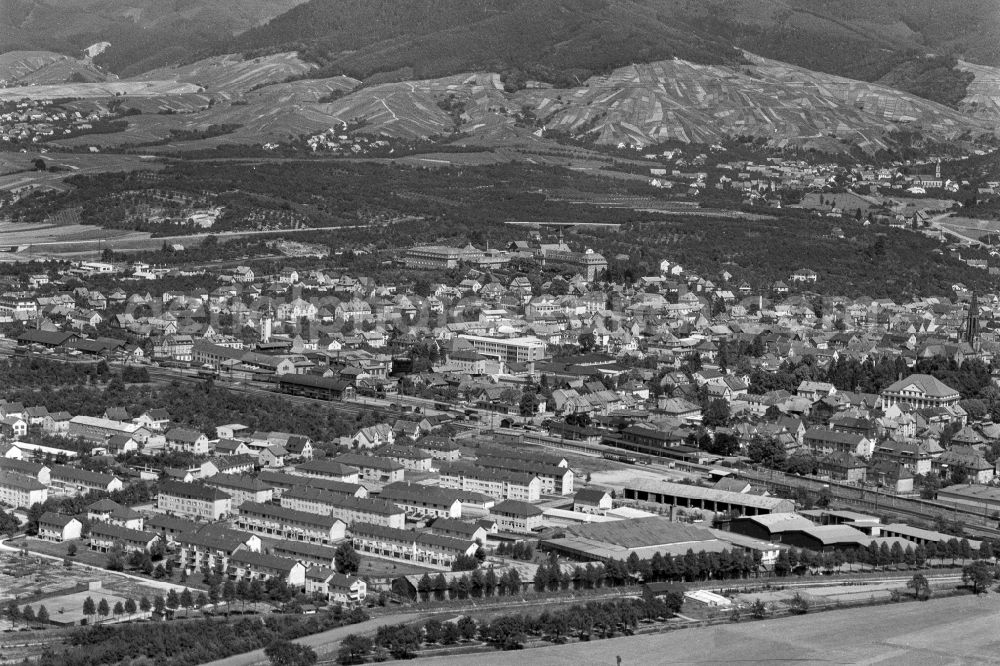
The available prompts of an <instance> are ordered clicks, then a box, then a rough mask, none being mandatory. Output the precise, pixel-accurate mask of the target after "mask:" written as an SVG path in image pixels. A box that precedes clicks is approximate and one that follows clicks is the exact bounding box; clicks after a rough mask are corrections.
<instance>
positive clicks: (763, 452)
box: [747, 435, 786, 468]
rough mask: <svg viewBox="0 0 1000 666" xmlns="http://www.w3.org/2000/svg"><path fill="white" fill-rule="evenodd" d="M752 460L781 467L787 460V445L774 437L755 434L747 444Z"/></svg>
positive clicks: (748, 453) (769, 465)
mask: <svg viewBox="0 0 1000 666" xmlns="http://www.w3.org/2000/svg"><path fill="white" fill-rule="evenodd" d="M747 455H748V456H749V457H750V460H751V461H753V462H755V463H758V464H762V465H765V466H767V467H774V468H777V467H780V466H781V465H782V463H784V462H785V457H786V453H785V447H783V446H782V445H781V444H780V443H779V442H778V441H776V440H775V439H774V438H773V437H764V436H761V435H754V436H753V439H751V440H750V444H749V445H748V446H747Z"/></svg>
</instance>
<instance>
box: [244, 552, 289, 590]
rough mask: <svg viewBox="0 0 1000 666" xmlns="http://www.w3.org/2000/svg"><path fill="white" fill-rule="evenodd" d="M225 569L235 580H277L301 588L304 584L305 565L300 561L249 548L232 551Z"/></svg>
mask: <svg viewBox="0 0 1000 666" xmlns="http://www.w3.org/2000/svg"><path fill="white" fill-rule="evenodd" d="M227 571H228V573H229V578H230V579H231V580H237V581H239V580H245V581H255V580H259V581H261V582H267V581H269V580H279V581H281V582H283V583H285V584H286V585H288V586H289V587H292V588H296V589H303V588H305V584H306V566H305V565H304V564H302V563H301V562H299V561H297V560H292V559H288V558H287V557H277V556H275V555H267V554H265V553H254V552H251V551H249V550H240V551H237V552H235V553H233V556H232V557H231V558H229V568H228V569H227Z"/></svg>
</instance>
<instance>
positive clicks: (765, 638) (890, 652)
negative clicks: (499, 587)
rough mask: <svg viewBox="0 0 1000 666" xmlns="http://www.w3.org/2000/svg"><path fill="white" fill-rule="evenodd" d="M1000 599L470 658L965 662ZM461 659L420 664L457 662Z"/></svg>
mask: <svg viewBox="0 0 1000 666" xmlns="http://www.w3.org/2000/svg"><path fill="white" fill-rule="evenodd" d="M998 620H1000V595H996V594H989V595H985V596H982V597H972V596H961V597H951V598H948V599H941V600H937V601H934V600H932V601H929V602H927V603H917V602H911V603H902V604H894V605H886V606H877V607H874V608H871V607H869V608H856V609H849V610H838V611H829V612H826V613H814V614H808V615H800V616H797V617H788V618H781V619H774V620H764V621H760V622H744V623H741V624H723V625H718V626H714V627H703V628H697V629H683V630H679V631H674V632H669V633H664V634H655V635H651V636H633V637H627V638H613V639H610V640H603V641H594V642H589V643H576V644H572V645H564V646H553V647H544V648H538V649H535V650H530V651H520V652H492V653H487V654H477V655H475V658H474V661H475V663H476V664H477V666H501V665H507V664H518V665H520V664H546V665H549V664H551V665H552V666H561V665H568V666H569V665H571V666H581V665H583V664H587V665H589V664H611V665H613V664H615V663H616V658H617V657H621V662H620V663H621V664H623V665H626V666H633V665H635V664H642V665H651V664H695V663H697V664H735V663H740V664H773V663H777V662H792V663H802V664H831V663H833V664H874V663H880V664H901V665H902V664H906V665H910V664H921V665H928V664H969V663H996V661H997V659H998V656H997V655H1000V650H998V648H1000V637H998V635H997V632H996V626H997V621H998ZM469 662H470V659H469V656H468V655H460V656H454V657H441V658H430V659H424V660H421V661H420V663H421V664H423V665H427V666H432V665H438V664H440V665H442V666H444V665H448V666H451V665H458V664H466V663H469Z"/></svg>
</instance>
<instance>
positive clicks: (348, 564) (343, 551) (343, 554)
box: [333, 541, 361, 576]
mask: <svg viewBox="0 0 1000 666" xmlns="http://www.w3.org/2000/svg"><path fill="white" fill-rule="evenodd" d="M333 563H334V566H336V568H337V571H338V572H340V573H342V574H346V575H348V576H350V575H354V574H356V573H358V569H359V568H360V567H361V556H360V555H358V551H356V550H354V546H353V545H352V544H351V542H350V541H345V542H343V543H342V544H340V545H339V546H337V550H336V551H335V552H334V554H333Z"/></svg>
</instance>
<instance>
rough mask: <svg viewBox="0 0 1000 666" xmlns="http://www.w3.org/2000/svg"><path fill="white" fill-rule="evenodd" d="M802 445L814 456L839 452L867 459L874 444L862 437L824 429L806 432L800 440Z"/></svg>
mask: <svg viewBox="0 0 1000 666" xmlns="http://www.w3.org/2000/svg"><path fill="white" fill-rule="evenodd" d="M802 445H803V447H804V448H805V449H806V450H808V451H809V452H810V453H812V454H813V455H815V456H825V455H828V454H830V453H838V452H839V453H850V454H851V455H854V456H859V457H862V458H868V457H869V456H871V454H872V451H873V449H874V443H873V442H872V441H871V440H870V439H868V438H867V437H865V436H863V435H859V434H857V433H852V432H840V431H837V430H827V429H825V428H809V429H808V430H806V434H805V436H804V437H803V438H802Z"/></svg>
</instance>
